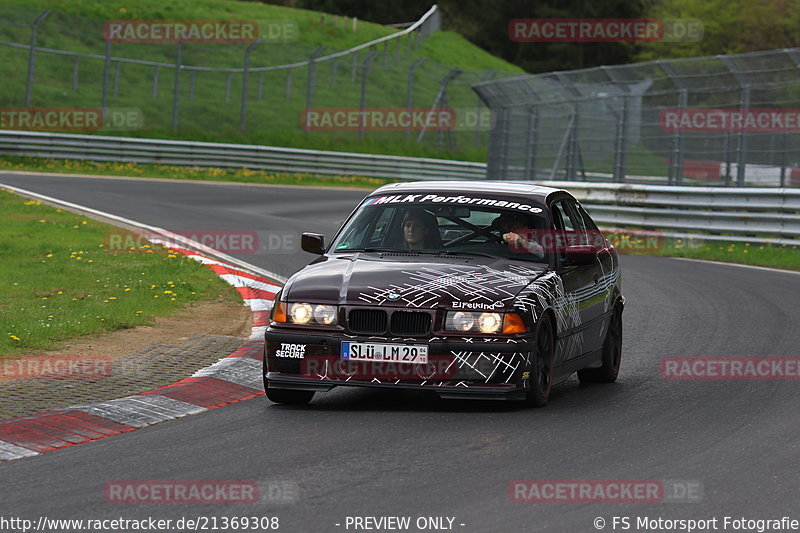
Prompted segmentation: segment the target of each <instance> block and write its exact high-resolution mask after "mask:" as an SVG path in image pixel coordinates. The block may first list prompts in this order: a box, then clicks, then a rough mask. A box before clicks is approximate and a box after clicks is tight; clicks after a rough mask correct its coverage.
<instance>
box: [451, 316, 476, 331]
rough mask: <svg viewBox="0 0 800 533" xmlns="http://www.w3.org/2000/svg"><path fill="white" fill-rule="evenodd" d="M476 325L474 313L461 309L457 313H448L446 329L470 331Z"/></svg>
mask: <svg viewBox="0 0 800 533" xmlns="http://www.w3.org/2000/svg"><path fill="white" fill-rule="evenodd" d="M474 325H475V317H474V316H473V313H464V312H463V311H459V312H457V313H447V325H446V326H445V329H454V330H456V331H469V330H471V329H472V327H473V326H474Z"/></svg>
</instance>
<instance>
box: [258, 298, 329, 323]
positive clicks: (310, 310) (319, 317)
mask: <svg viewBox="0 0 800 533" xmlns="http://www.w3.org/2000/svg"><path fill="white" fill-rule="evenodd" d="M287 308H288V313H287ZM287 314H288V316H287ZM338 315H339V308H338V307H337V306H335V305H326V304H312V303H308V302H293V303H284V302H276V303H275V305H274V307H273V315H272V320H273V322H279V323H290V324H298V325H304V326H305V325H315V324H316V325H320V326H335V325H336V323H337V318H338Z"/></svg>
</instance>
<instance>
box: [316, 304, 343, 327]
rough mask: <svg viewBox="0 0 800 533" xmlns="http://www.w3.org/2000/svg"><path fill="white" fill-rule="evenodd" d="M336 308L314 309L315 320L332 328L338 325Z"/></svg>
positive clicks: (323, 307) (331, 306)
mask: <svg viewBox="0 0 800 533" xmlns="http://www.w3.org/2000/svg"><path fill="white" fill-rule="evenodd" d="M336 314H337V313H336V306H333V305H318V306H316V307H314V320H316V321H317V323H319V324H324V325H326V326H330V325H332V324H335V323H336Z"/></svg>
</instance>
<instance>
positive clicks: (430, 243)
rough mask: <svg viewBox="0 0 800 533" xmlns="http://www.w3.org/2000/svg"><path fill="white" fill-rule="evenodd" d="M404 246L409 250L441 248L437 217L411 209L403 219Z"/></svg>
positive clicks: (421, 210) (422, 210)
mask: <svg viewBox="0 0 800 533" xmlns="http://www.w3.org/2000/svg"><path fill="white" fill-rule="evenodd" d="M403 245H404V248H406V249H407V250H423V249H437V248H441V246H442V239H441V236H440V235H439V223H438V222H437V220H436V217H435V216H434V215H432V214H431V213H429V212H427V211H425V210H424V209H409V210H408V211H407V212H406V214H405V216H404V217H403Z"/></svg>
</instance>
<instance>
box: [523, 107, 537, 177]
mask: <svg viewBox="0 0 800 533" xmlns="http://www.w3.org/2000/svg"><path fill="white" fill-rule="evenodd" d="M538 147H539V113H538V112H537V106H535V105H532V106H530V107H529V108H528V139H527V146H526V147H525V177H526V179H536V149H537V148H538Z"/></svg>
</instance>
